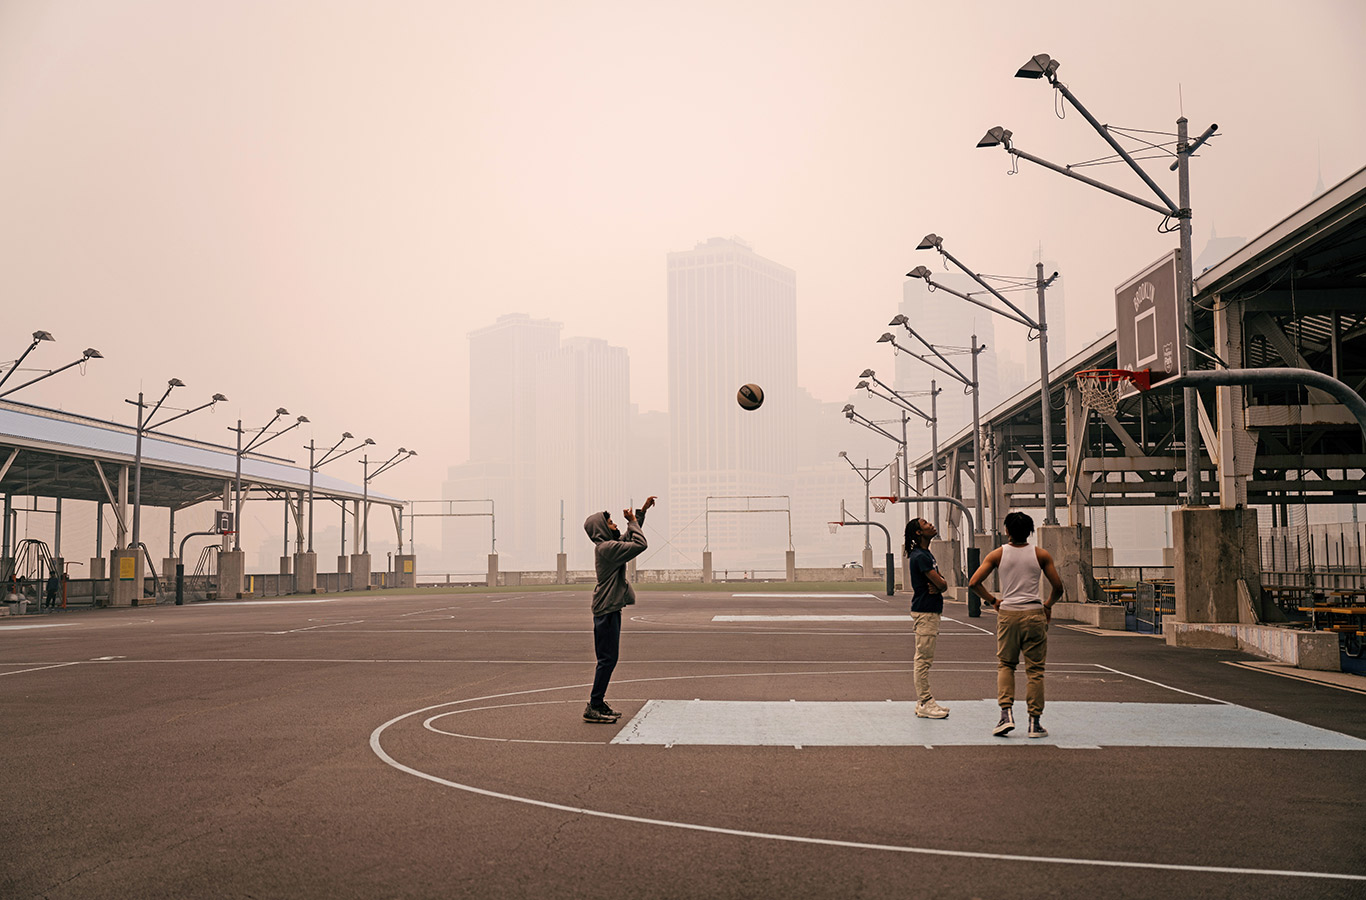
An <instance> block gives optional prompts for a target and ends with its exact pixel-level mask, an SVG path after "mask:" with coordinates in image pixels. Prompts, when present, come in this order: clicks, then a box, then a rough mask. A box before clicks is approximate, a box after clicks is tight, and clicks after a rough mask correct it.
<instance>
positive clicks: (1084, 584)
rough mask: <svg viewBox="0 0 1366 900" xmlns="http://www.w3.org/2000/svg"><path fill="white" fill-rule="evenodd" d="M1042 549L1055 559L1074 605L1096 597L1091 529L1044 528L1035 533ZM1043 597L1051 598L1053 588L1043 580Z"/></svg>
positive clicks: (1068, 527)
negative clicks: (1092, 567)
mask: <svg viewBox="0 0 1366 900" xmlns="http://www.w3.org/2000/svg"><path fill="white" fill-rule="evenodd" d="M1035 541H1036V542H1037V544H1038V546H1040V547H1042V548H1043V549H1045V550H1047V551H1048V552H1049V553H1050V554H1052V556H1053V564H1054V565H1055V566H1056V567H1057V569H1058V574H1059V575H1061V576H1062V586H1063V590H1064V591H1066V592H1067V593H1066V598H1067V599H1068V600H1070V601H1072V602H1073V603H1085V602H1086V601H1087V600H1088V599H1091V598H1092V595H1093V594H1094V593H1095V585H1096V582H1095V577H1094V576H1093V574H1092V570H1091V526H1089V525H1040V526H1039V530H1038V531H1037V532H1036V533H1035ZM1039 590H1040V592H1041V593H1040V596H1041V597H1044V598H1047V597H1048V594H1049V593H1051V592H1052V590H1053V586H1052V585H1050V584H1049V583H1048V579H1047V578H1044V577H1043V576H1040V577H1039Z"/></svg>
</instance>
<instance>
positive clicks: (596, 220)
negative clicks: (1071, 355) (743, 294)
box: [0, 0, 1366, 498]
mask: <svg viewBox="0 0 1366 900" xmlns="http://www.w3.org/2000/svg"><path fill="white" fill-rule="evenodd" d="M1362 34H1366V9H1363V7H1362V6H1361V4H1359V3H1356V2H1307V3H1304V4H1300V5H1299V6H1297V7H1296V9H1295V14H1294V15H1293V16H1287V15H1285V14H1284V7H1283V6H1282V5H1280V4H1276V5H1272V4H1269V3H1261V4H1248V3H1232V2H1228V3H1223V2H1219V3H1196V4H1191V3H1180V2H1157V3H1154V4H1149V5H1147V6H1145V7H1143V8H1141V9H1139V8H1136V7H1132V6H1115V7H1101V6H1096V5H1093V4H1083V3H1063V4H1055V5H1053V6H1048V7H1022V6H1019V5H1007V4H998V3H980V2H979V3H961V4H953V5H948V4H945V5H939V6H935V7H929V6H920V5H913V4H906V3H901V2H853V3H845V4H839V5H835V4H812V3H777V2H756V3H748V4H743V5H735V4H723V3H708V2H704V3H695V4H689V5H688V6H687V7H678V6H676V5H662V4H660V5H654V4H628V3H589V4H580V5H574V6H565V5H563V4H552V3H510V4H502V5H498V6H495V7H487V6H483V5H480V6H475V5H472V4H459V3H457V4H451V3H437V2H424V3H418V2H400V3H394V4H386V5H382V6H381V5H377V4H369V3H351V2H343V0H328V2H323V0H316V2H297V0H276V2H260V3H251V2H243V3H233V4H205V3H200V4H194V3H192V4H186V3H183V2H171V0H143V2H121V3H118V4H109V5H97V4H88V3H73V2H56V0H54V2H24V0H12V2H9V3H6V4H4V5H3V6H0V122H4V123H5V124H4V127H3V129H0V202H2V203H3V208H4V209H5V212H6V215H4V217H3V220H2V221H0V291H2V292H3V295H4V297H5V309H6V310H7V312H8V315H7V316H6V323H7V325H8V328H7V330H6V331H5V332H4V333H3V334H0V357H4V358H7V359H12V358H14V357H16V356H18V355H19V353H20V352H22V350H23V349H24V347H26V346H27V343H28V335H29V333H30V332H32V331H34V330H35V329H46V330H49V331H52V332H53V333H54V334H55V335H56V337H57V338H58V340H59V343H56V344H44V345H43V346H42V347H40V348H39V350H38V351H35V353H34V354H33V355H32V356H30V357H29V359H28V360H26V361H25V368H30V367H34V368H55V367H57V366H60V365H63V364H65V363H66V362H69V361H71V360H73V359H75V358H76V357H77V356H78V355H79V353H80V351H81V350H82V349H83V348H85V347H87V346H91V347H96V348H98V349H100V350H101V351H102V352H103V353H104V354H105V356H106V357H107V358H106V359H104V360H99V361H95V362H92V363H91V364H90V365H89V366H88V370H87V374H86V377H84V378H81V377H79V376H78V375H77V374H76V372H75V371H74V370H73V371H71V372H67V373H63V374H62V375H60V376H57V377H56V378H53V379H51V380H50V381H48V382H45V383H43V384H42V385H38V386H35V387H34V388H33V389H30V390H27V391H24V392H22V393H20V394H17V395H15V397H14V398H13V399H18V400H24V401H27V402H32V403H38V404H43V405H50V406H57V407H61V408H65V409H69V410H72V411H76V412H80V413H84V414H88V415H93V416H98V417H102V418H110V419H116V420H118V421H122V422H128V423H131V422H132V421H133V417H132V408H131V407H129V406H127V405H126V404H124V403H123V400H124V399H126V398H130V397H133V396H135V395H136V393H137V391H138V390H139V388H140V387H141V388H143V389H145V390H147V391H148V392H149V393H151V392H157V393H158V394H159V392H160V390H161V389H162V388H163V387H164V385H165V382H166V379H167V378H170V377H173V376H174V377H179V378H181V379H182V380H184V381H185V382H186V383H187V384H188V385H189V387H187V388H184V389H181V390H179V391H177V392H176V393H175V394H174V395H173V398H172V400H171V401H168V402H173V403H175V402H178V403H179V405H181V406H193V405H197V404H198V403H201V402H203V401H205V400H207V399H208V397H209V395H210V394H212V393H214V392H216V391H218V392H222V393H225V394H227V395H228V396H229V397H230V398H231V402H230V403H228V404H223V405H220V408H219V409H218V410H217V411H216V412H215V413H213V414H210V413H208V412H202V413H197V414H196V415H194V416H191V417H188V418H187V419H185V420H183V422H182V423H179V424H182V425H183V430H182V433H184V434H186V435H187V436H192V437H200V438H203V439H206V440H212V441H215V442H223V443H227V442H228V440H229V438H230V437H231V435H230V434H229V432H227V431H226V428H227V427H228V426H229V425H231V424H232V422H233V421H234V420H235V419H236V418H237V417H238V416H239V415H240V416H241V418H242V419H243V420H244V423H245V424H246V425H247V426H248V427H256V426H260V425H263V424H264V423H265V422H266V421H267V420H268V419H269V418H270V415H271V412H272V411H273V410H274V409H275V408H276V407H277V406H282V405H283V406H285V407H288V408H289V409H290V411H291V412H292V413H295V414H303V415H306V416H308V417H309V418H310V419H311V429H312V430H311V433H310V431H309V430H308V427H305V428H301V429H299V431H298V437H299V440H297V441H290V440H289V439H288V438H286V439H282V440H281V441H280V442H278V446H277V445H274V444H273V445H272V447H274V448H275V452H279V453H282V454H285V455H293V456H294V457H295V458H296V459H306V453H305V452H304V451H302V450H300V449H298V447H297V446H296V445H301V444H304V443H306V442H307V440H308V439H309V437H310V436H313V437H316V439H317V440H318V442H319V443H321V444H325V445H328V446H330V445H331V444H332V443H333V442H334V441H335V440H336V437H337V436H338V435H339V434H340V433H341V431H343V430H349V431H351V432H353V433H355V434H356V435H357V436H370V437H373V438H374V439H375V440H376V441H377V444H378V446H377V447H376V455H377V456H380V457H381V458H388V457H389V456H390V455H391V454H392V452H393V451H394V450H395V449H396V448H397V447H399V446H406V447H410V448H415V449H417V450H418V451H419V454H420V455H419V456H418V457H415V458H414V459H412V460H410V461H408V462H406V463H405V464H404V465H403V466H402V467H399V468H397V469H395V470H394V471H393V473H392V474H386V475H384V476H382V480H381V481H378V482H376V483H375V487H376V489H377V490H381V491H383V492H384V493H387V494H390V495H393V496H400V497H406V498H430V497H437V496H439V495H440V485H441V482H442V481H443V479H444V478H445V477H446V470H447V468H448V467H449V466H450V465H452V464H456V463H459V462H461V461H463V460H464V459H465V458H466V454H467V415H468V410H467V395H468V368H469V363H468V341H467V337H466V336H467V334H468V333H469V332H470V331H473V330H475V329H478V328H482V327H484V326H486V325H488V324H489V323H491V322H493V321H494V320H495V319H496V318H497V316H498V315H501V314H503V313H508V312H524V313H527V314H528V315H530V316H532V317H537V318H540V317H544V318H549V319H553V320H555V321H558V322H563V323H564V335H565V336H566V337H572V336H580V335H581V336H587V337H594V338H601V339H603V340H605V341H607V342H608V343H610V344H612V345H615V346H621V347H625V348H626V349H627V350H628V351H629V353H630V369H631V392H632V400H633V401H634V402H635V403H636V404H637V405H638V406H639V407H640V409H641V410H664V409H667V348H666V346H665V343H664V341H663V340H662V336H663V334H664V333H665V322H666V281H665V279H666V265H665V261H666V256H667V254H668V252H670V251H679V250H687V249H688V248H691V247H693V246H694V245H695V244H696V243H697V242H698V241H703V240H706V239H707V238H709V237H712V236H723V237H724V236H730V235H738V236H740V237H742V238H743V239H744V240H746V241H747V242H748V243H749V244H750V245H752V246H753V247H754V250H755V252H757V253H759V254H761V255H762V256H764V257H766V258H768V259H772V260H775V261H777V262H780V263H781V264H783V265H785V266H788V267H790V268H792V269H793V270H795V272H796V278H797V323H796V334H797V345H798V383H799V384H800V385H801V386H803V387H805V388H807V389H808V390H810V391H811V392H812V394H814V395H815V396H816V397H818V398H820V399H822V400H826V401H835V400H841V399H843V398H844V397H846V396H847V395H848V394H849V392H850V390H851V388H852V385H853V382H854V381H855V380H857V379H856V377H855V376H856V375H857V373H858V372H859V371H860V370H862V369H863V368H865V367H871V368H874V369H886V370H888V371H891V370H892V368H893V363H892V360H891V358H890V352H889V351H887V350H886V349H885V347H879V346H877V345H876V344H875V343H874V341H875V340H876V338H877V336H878V335H879V334H880V333H881V332H882V331H884V330H886V322H887V320H888V319H889V318H890V317H891V316H892V315H894V314H895V312H896V308H897V306H898V304H899V302H900V299H901V295H902V282H903V281H904V273H905V272H906V271H907V270H908V269H909V268H911V267H912V266H913V265H916V264H924V265H928V266H930V267H931V268H934V269H938V268H939V262H938V260H937V257H934V256H933V255H931V254H925V253H919V254H917V253H916V252H915V251H914V250H913V248H914V246H915V244H916V243H917V242H918V241H919V239H920V237H921V236H922V235H924V234H925V233H927V232H931V231H933V232H936V233H938V234H940V235H943V236H944V238H945V246H946V247H947V248H949V249H951V251H952V252H954V254H955V255H957V256H958V257H959V258H961V259H963V260H964V261H965V262H967V263H968V264H969V265H971V266H972V267H974V268H976V269H978V270H979V271H984V272H989V273H1001V274H1012V275H1023V274H1029V273H1030V272H1031V271H1032V260H1033V258H1034V256H1035V254H1036V253H1038V251H1039V249H1040V248H1042V251H1043V254H1044V257H1045V258H1047V259H1051V260H1057V262H1058V266H1059V268H1060V270H1061V271H1062V272H1063V274H1064V276H1065V277H1066V279H1067V299H1068V304H1069V306H1068V330H1069V332H1070V335H1071V337H1070V343H1072V344H1074V345H1080V344H1083V343H1086V342H1087V341H1088V340H1089V337H1090V336H1091V335H1093V334H1096V333H1098V332H1103V331H1106V330H1109V329H1110V328H1112V327H1113V299H1112V298H1113V289H1114V286H1115V285H1117V284H1119V283H1121V282H1122V281H1123V280H1124V279H1125V278H1127V277H1128V276H1129V275H1131V274H1133V273H1134V272H1135V271H1137V270H1139V269H1140V268H1142V267H1143V266H1144V265H1146V264H1147V263H1148V262H1150V261H1152V260H1154V259H1156V258H1157V257H1159V256H1160V255H1162V254H1163V253H1164V252H1166V251H1167V250H1168V249H1170V248H1171V247H1172V246H1174V245H1175V243H1176V238H1175V235H1161V234H1158V233H1157V226H1158V224H1159V221H1158V217H1157V216H1156V215H1155V214H1153V213H1151V212H1149V211H1147V210H1144V209H1142V208H1140V207H1137V206H1134V205H1132V204H1128V203H1126V202H1124V201H1122V200H1119V199H1117V198H1114V197H1110V196H1108V195H1105V194H1102V193H1101V192H1099V191H1096V190H1094V189H1091V188H1087V187H1085V186H1083V185H1080V184H1077V183H1074V182H1070V181H1068V180H1067V179H1064V178H1062V177H1061V176H1059V175H1056V174H1054V173H1051V172H1046V171H1044V170H1042V169H1039V168H1037V167H1032V166H1030V165H1029V164H1027V163H1022V164H1021V168H1020V172H1019V174H1017V175H1015V176H1013V177H1008V176H1007V175H1006V174H1005V173H1006V171H1007V169H1008V168H1009V160H1008V159H1007V157H1006V155H1005V154H1004V153H1002V152H1001V151H1000V150H999V149H998V150H977V149H974V146H973V145H974V144H975V143H976V141H977V139H978V138H979V137H980V136H981V135H982V133H983V132H984V131H985V130H986V129H987V128H989V127H991V126H994V125H1004V126H1005V127H1007V128H1010V129H1011V130H1012V131H1014V133H1015V139H1016V142H1017V145H1018V146H1019V147H1021V148H1022V149H1026V150H1028V151H1030V152H1032V153H1035V154H1037V155H1039V156H1042V157H1045V158H1047V159H1050V160H1053V161H1055V162H1059V163H1066V162H1076V161H1081V160H1086V159H1091V158H1094V157H1098V156H1102V155H1105V153H1106V151H1107V150H1108V148H1107V147H1105V145H1104V144H1103V142H1102V141H1101V140H1100V138H1099V137H1098V136H1096V135H1095V133H1094V132H1093V131H1092V130H1091V129H1090V128H1089V126H1087V125H1086V123H1085V122H1084V121H1083V120H1082V118H1081V117H1080V116H1078V115H1076V114H1075V113H1074V112H1072V111H1070V110H1069V111H1068V113H1067V115H1066V117H1065V118H1064V119H1063V120H1061V121H1060V120H1059V119H1058V118H1057V117H1056V115H1055V107H1054V100H1055V98H1054V95H1053V92H1052V91H1050V90H1049V88H1048V86H1047V85H1046V84H1044V83H1042V82H1037V81H1024V80H1020V79H1015V78H1013V77H1012V75H1013V73H1014V71H1015V69H1016V68H1018V67H1019V65H1020V64H1022V63H1023V62H1024V61H1025V60H1026V59H1028V58H1029V57H1030V56H1031V55H1033V54H1035V53H1048V54H1050V55H1052V56H1053V57H1054V58H1056V59H1058V60H1060V61H1061V63H1062V68H1061V69H1060V71H1059V76H1060V78H1061V79H1062V80H1063V81H1064V82H1065V83H1067V84H1068V86H1069V87H1070V88H1071V89H1072V90H1073V91H1074V92H1075V93H1076V94H1077V96H1078V97H1079V98H1080V99H1081V100H1082V102H1083V103H1085V104H1086V105H1087V106H1088V108H1089V109H1090V110H1091V111H1092V112H1093V113H1094V114H1095V115H1096V117H1097V118H1098V119H1099V120H1100V121H1102V122H1105V123H1112V124H1116V125H1121V126H1125V127H1129V128H1143V129H1152V130H1156V131H1171V130H1174V123H1175V119H1176V117H1177V116H1178V115H1179V114H1181V113H1182V112H1183V111H1184V113H1185V115H1186V116H1187V117H1189V119H1190V124H1191V131H1192V133H1193V134H1198V133H1199V132H1200V131H1202V130H1203V129H1204V128H1205V127H1206V126H1208V125H1209V124H1211V123H1213V122H1217V123H1219V125H1220V132H1221V136H1220V137H1218V138H1216V139H1215V140H1214V141H1212V142H1211V144H1210V145H1209V147H1208V148H1206V149H1205V150H1203V151H1202V152H1201V154H1200V156H1199V158H1198V159H1196V160H1195V161H1194V162H1193V164H1192V206H1193V209H1194V213H1195V219H1194V222H1195V225H1194V230H1195V246H1196V249H1197V252H1198V250H1199V248H1201V247H1202V246H1203V245H1204V243H1205V241H1206V240H1207V239H1208V237H1209V236H1210V234H1211V232H1212V231H1216V230H1217V233H1218V234H1219V235H1221V236H1230V235H1240V236H1243V237H1247V238H1251V237H1253V236H1255V235H1257V234H1259V233H1260V232H1262V231H1264V230H1265V229H1267V228H1269V227H1270V226H1271V225H1273V224H1274V223H1275V222H1276V221H1278V220H1279V219H1281V218H1282V217H1284V216H1285V215H1287V214H1289V213H1290V212H1291V211H1293V210H1294V209H1295V208H1297V207H1299V206H1300V205H1302V204H1303V203H1305V202H1306V201H1308V200H1309V199H1310V197H1311V196H1312V193H1313V190H1314V186H1315V184H1316V183H1317V182H1318V180H1319V178H1320V173H1321V174H1322V179H1323V181H1324V183H1325V184H1327V185H1329V186H1331V185H1332V184H1334V183H1336V182H1338V181H1340V180H1342V179H1343V178H1344V177H1346V176H1347V175H1349V174H1351V173H1352V172H1354V171H1356V170H1357V169H1358V168H1360V167H1361V165H1362V163H1363V157H1364V156H1366V154H1363V153H1362V151H1361V149H1360V148H1361V146H1362V138H1363V136H1366V122H1363V121H1362V119H1361V116H1360V115H1359V110H1360V109H1362V108H1366V63H1363V62H1362V57H1361V54H1360V52H1359V47H1358V46H1357V45H1358V43H1359V40H1360V37H1361V35H1362ZM1148 165H1149V171H1150V172H1152V173H1153V174H1154V176H1155V177H1156V178H1157V180H1158V182H1159V183H1160V184H1162V185H1163V186H1164V188H1166V189H1169V192H1174V191H1175V176H1174V175H1173V174H1172V173H1169V172H1168V171H1167V170H1166V165H1165V164H1164V163H1162V162H1159V161H1154V162H1152V163H1149V164H1148ZM1087 171H1088V174H1090V175H1092V176H1096V177H1100V178H1103V179H1105V180H1108V181H1112V182H1113V183H1115V184H1117V185H1119V186H1121V187H1123V188H1125V189H1127V190H1130V191H1133V192H1135V193H1142V191H1143V190H1144V188H1143V186H1142V185H1141V184H1140V183H1139V182H1138V181H1137V179H1136V178H1135V177H1134V176H1133V175H1132V173H1129V172H1127V170H1125V169H1123V168H1122V167H1117V166H1109V167H1104V168H1100V169H1089V170H1087ZM998 349H999V350H1000V352H1001V353H1002V355H1003V356H1007V357H1013V358H1016V359H1023V358H1025V357H1026V354H1027V351H1026V350H1024V349H1022V348H1008V347H1005V346H1002V347H1000V348H998ZM17 378H18V376H16V380H17ZM353 468H354V469H355V471H354V472H350V471H336V472H332V473H331V474H333V475H335V476H336V477H341V478H345V479H347V480H349V481H353V482H358V481H359V478H360V469H359V466H358V465H357V466H355V467H353Z"/></svg>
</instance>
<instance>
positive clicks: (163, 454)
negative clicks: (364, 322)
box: [0, 403, 402, 505]
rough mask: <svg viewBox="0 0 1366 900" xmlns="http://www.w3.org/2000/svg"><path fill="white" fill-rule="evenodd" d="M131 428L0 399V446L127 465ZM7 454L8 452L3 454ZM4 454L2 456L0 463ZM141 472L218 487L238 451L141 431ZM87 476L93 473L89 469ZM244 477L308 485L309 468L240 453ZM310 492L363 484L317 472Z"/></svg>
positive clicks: (345, 493) (352, 489)
mask: <svg viewBox="0 0 1366 900" xmlns="http://www.w3.org/2000/svg"><path fill="white" fill-rule="evenodd" d="M136 443H137V435H136V433H135V429H133V428H129V427H127V426H122V425H117V424H115V423H112V422H101V421H100V420H98V419H87V418H83V417H80V416H75V415H72V414H70V413H63V412H58V411H56V410H46V409H43V408H41V407H31V406H26V405H23V404H11V403H0V446H9V447H19V448H28V449H31V450H35V451H41V452H44V453H48V454H57V455H60V456H67V457H72V458H75V459H93V460H99V461H100V462H110V463H114V464H117V465H124V464H131V463H132V462H133V461H134V458H135V454H136ZM6 456H7V454H6ZM2 462H3V459H0V463H2ZM142 465H143V477H144V478H147V477H148V469H149V468H150V469H154V470H162V471H168V472H175V473H178V474H181V475H190V476H199V477H202V478H204V479H206V480H212V481H213V483H214V486H215V487H221V485H222V482H223V481H224V480H225V479H232V478H234V477H235V473H236V451H235V450H234V449H233V448H228V447H216V446H214V445H212V444H205V443H200V442H196V441H190V440H184V439H180V438H175V437H172V436H164V435H152V434H146V433H144V435H143V438H142ZM91 468H92V471H91V476H90V477H91V478H96V477H97V476H96V475H95V473H94V471H93V467H91ZM242 481H243V482H244V484H245V483H248V482H250V483H252V484H258V485H261V486H263V487H267V488H273V489H283V490H299V489H307V488H308V469H307V468H305V467H300V466H296V465H292V464H291V463H290V461H288V460H281V459H275V458H271V457H267V456H264V455H263V454H247V455H244V456H243V457H242ZM314 493H315V494H322V495H325V496H332V497H345V498H347V499H359V498H361V497H362V496H364V494H365V491H364V488H363V487H362V486H360V485H356V484H351V483H350V482H347V481H343V480H341V479H339V478H333V477H331V476H330V475H326V474H324V473H323V472H321V471H319V472H317V473H316V474H315V476H314ZM369 497H370V499H371V500H373V501H375V502H377V503H382V504H389V505H396V504H399V503H401V502H402V501H400V500H398V499H396V498H394V497H390V496H387V495H384V494H378V493H375V492H373V491H371V492H370V494H369Z"/></svg>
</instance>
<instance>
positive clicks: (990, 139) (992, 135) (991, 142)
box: [977, 125, 1014, 150]
mask: <svg viewBox="0 0 1366 900" xmlns="http://www.w3.org/2000/svg"><path fill="white" fill-rule="evenodd" d="M1012 134H1014V132H1012V131H1011V130H1010V129H1008V128H1005V127H1002V126H1000V125H997V126H996V127H994V128H988V129H987V133H986V134H984V135H982V139H981V140H979V141H978V142H977V146H978V147H1000V146H1002V145H1004V146H1005V148H1006V149H1007V150H1009V149H1010V137H1011V135H1012Z"/></svg>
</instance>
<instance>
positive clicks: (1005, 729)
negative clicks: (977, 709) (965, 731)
mask: <svg viewBox="0 0 1366 900" xmlns="http://www.w3.org/2000/svg"><path fill="white" fill-rule="evenodd" d="M1035 718H1037V716H1036V717H1035ZM1014 729H1015V713H1014V712H1013V711H1012V710H1011V708H1010V707H1009V706H1003V707H1001V721H999V722H997V723H996V727H995V728H993V729H991V733H992V734H994V735H996V736H997V737H1002V736H1004V735H1007V734H1009V733H1010V732H1011V731H1013V730H1014Z"/></svg>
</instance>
